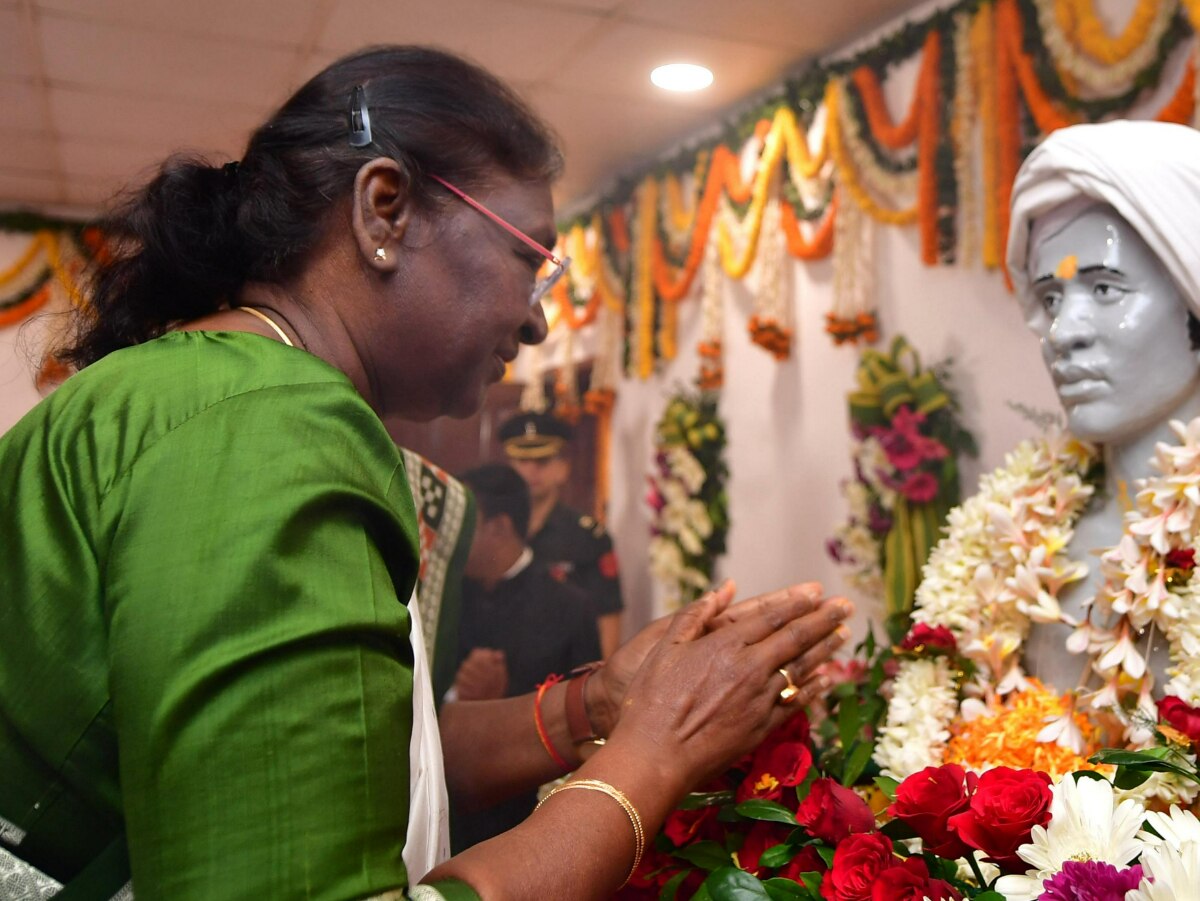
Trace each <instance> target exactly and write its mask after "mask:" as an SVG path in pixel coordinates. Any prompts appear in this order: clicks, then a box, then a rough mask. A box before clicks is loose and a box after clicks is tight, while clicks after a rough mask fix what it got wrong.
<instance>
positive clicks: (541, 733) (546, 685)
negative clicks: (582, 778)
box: [533, 675, 572, 773]
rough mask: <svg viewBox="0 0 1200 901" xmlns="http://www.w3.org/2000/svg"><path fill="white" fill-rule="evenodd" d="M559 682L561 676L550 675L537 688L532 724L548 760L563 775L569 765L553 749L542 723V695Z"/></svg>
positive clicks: (567, 770)
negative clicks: (559, 768)
mask: <svg viewBox="0 0 1200 901" xmlns="http://www.w3.org/2000/svg"><path fill="white" fill-rule="evenodd" d="M561 681H562V676H559V675H550V676H547V677H546V681H545V682H543V683H542V684H541V685H539V686H538V687H537V695H535V696H534V699H533V723H534V725H535V726H537V734H538V738H540V739H541V740H542V747H543V748H545V749H546V753H547V754H549V755H550V759H551V760H553V761H554V762H555V763H557V764H558V765H559V766H560V767H562V771H563V772H564V773H569V772H571V769H572V767H571V765H570V764H569V763H567V762H566V761H565V760H563V756H562V755H561V754H559V753H558V751H556V750H555V749H554V744H553V743H552V742H551V741H550V734H549V733H548V732H547V731H546V724H545V723H544V722H542V695H544V694H545V693H546V692H547V691H549V690H550V687H551V686H553V685H557V684H558V683H559V682H561Z"/></svg>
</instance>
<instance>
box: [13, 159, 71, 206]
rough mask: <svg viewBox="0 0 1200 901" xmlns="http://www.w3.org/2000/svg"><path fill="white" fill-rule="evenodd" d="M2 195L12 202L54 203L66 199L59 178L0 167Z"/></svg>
mask: <svg viewBox="0 0 1200 901" xmlns="http://www.w3.org/2000/svg"><path fill="white" fill-rule="evenodd" d="M0 197H3V198H4V199H5V200H7V201H8V202H9V203H10V204H11V203H29V204H43V203H44V204H54V203H62V202H64V201H65V200H66V198H65V197H64V196H63V194H62V192H61V191H60V188H59V183H58V179H57V178H54V177H51V176H47V175H33V174H30V173H27V172H11V171H9V170H7V169H4V168H3V167H0Z"/></svg>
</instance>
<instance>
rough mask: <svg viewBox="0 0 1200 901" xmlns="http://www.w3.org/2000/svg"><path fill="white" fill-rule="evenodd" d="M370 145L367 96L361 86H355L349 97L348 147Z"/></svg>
mask: <svg viewBox="0 0 1200 901" xmlns="http://www.w3.org/2000/svg"><path fill="white" fill-rule="evenodd" d="M370 143H371V114H370V113H369V112H368V111H367V94H366V91H364V90H363V86H362V85H355V87H354V91H353V92H352V93H351V95H350V146H351V147H366V146H367V145H369V144H370Z"/></svg>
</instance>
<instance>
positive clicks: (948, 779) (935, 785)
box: [888, 763, 979, 860]
mask: <svg viewBox="0 0 1200 901" xmlns="http://www.w3.org/2000/svg"><path fill="white" fill-rule="evenodd" d="M978 781H979V777H978V776H976V775H975V774H974V773H968V772H966V771H965V770H963V768H962V767H960V766H959V765H958V764H955V763H948V764H946V765H945V766H929V767H926V768H925V769H923V770H921V771H920V772H919V773H913V774H912V775H911V776H909V777H908V778H907V779H905V780H904V781H903V782H901V783H900V786H899V788H897V789H896V801H895V803H893V804H892V806H891V807H889V808H888V813H889V814H891V816H893V817H895V818H896V819H897V820H900V821H901V822H903V823H905V824H906V825H908V826H909V827H910V828H911V829H912V830H913V832H915V833H917V835H919V836H920V837H921V842H922V845H923V846H924V848H925V850H926V851H929V852H931V853H933V854H936V855H937V856H938V857H945V858H947V859H948V860H954V859H955V858H958V857H962V856H964V855H965V854H967V853H968V852H969V851H970V850H971V849H970V847H969V846H968V845H966V844H965V843H964V842H963V840H962V839H961V838H959V837H958V835H957V834H956V833H955V832H954V831H953V830H952V829H950V827H949V826H948V825H947V824H946V821H947V820H948V819H949V818H950V817H952V816H954V815H955V814H956V813H962V812H963V811H964V810H966V809H967V807H968V805H969V804H970V800H971V793H972V792H974V791H975V784H976V783H977V782H978Z"/></svg>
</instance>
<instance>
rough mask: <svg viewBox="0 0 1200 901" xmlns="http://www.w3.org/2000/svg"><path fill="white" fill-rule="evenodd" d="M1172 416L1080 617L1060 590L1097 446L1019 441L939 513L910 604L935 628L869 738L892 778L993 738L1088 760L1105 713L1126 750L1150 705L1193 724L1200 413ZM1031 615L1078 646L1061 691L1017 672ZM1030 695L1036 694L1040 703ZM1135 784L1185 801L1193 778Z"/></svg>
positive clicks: (990, 753)
mask: <svg viewBox="0 0 1200 901" xmlns="http://www.w3.org/2000/svg"><path fill="white" fill-rule="evenodd" d="M1172 429H1173V430H1174V432H1175V434H1176V435H1177V436H1178V438H1179V440H1180V442H1181V444H1180V445H1178V446H1172V445H1167V444H1160V445H1159V446H1158V448H1157V450H1156V453H1155V457H1154V460H1153V461H1152V462H1153V466H1154V469H1155V470H1156V474H1155V475H1152V476H1151V477H1149V478H1147V479H1144V480H1142V481H1141V482H1140V483H1139V490H1138V492H1137V495H1136V499H1135V505H1134V509H1133V510H1131V511H1130V512H1129V513H1128V514H1127V515H1126V522H1125V531H1124V535H1123V537H1122V538H1121V541H1120V543H1119V544H1118V545H1117V546H1116V547H1115V548H1112V549H1111V550H1109V551H1107V552H1105V553H1104V554H1103V555H1102V557H1101V576H1102V583H1101V585H1100V588H1099V590H1098V592H1097V593H1096V596H1095V598H1094V599H1092V601H1090V602H1089V603H1088V604H1087V605H1086V609H1087V615H1086V616H1085V617H1084V618H1083V619H1082V620H1075V619H1072V618H1071V617H1069V616H1067V615H1066V614H1064V613H1063V611H1062V610H1061V608H1060V605H1059V601H1058V597H1059V594H1060V592H1061V591H1062V590H1063V588H1064V587H1066V586H1067V585H1070V584H1072V583H1075V582H1078V581H1079V580H1081V579H1083V578H1084V577H1085V576H1086V574H1087V566H1086V564H1083V563H1077V562H1073V561H1071V560H1070V559H1069V558H1068V557H1067V554H1066V549H1067V547H1068V545H1069V544H1070V541H1071V538H1072V535H1073V529H1074V525H1075V522H1076V520H1077V519H1078V517H1079V516H1080V514H1081V513H1082V512H1083V510H1084V508H1085V506H1086V505H1087V503H1088V502H1089V500H1090V499H1091V497H1092V495H1093V493H1094V490H1095V488H1094V482H1095V475H1096V471H1097V457H1096V454H1095V451H1094V450H1093V449H1091V448H1090V447H1088V446H1086V445H1083V444H1081V443H1079V442H1077V441H1074V440H1072V439H1070V438H1069V436H1058V437H1054V438H1050V439H1044V440H1041V441H1037V442H1026V443H1025V444H1023V445H1021V446H1020V447H1019V448H1018V449H1017V450H1016V451H1014V452H1013V453H1012V454H1010V455H1009V457H1008V458H1007V460H1006V462H1005V465H1004V466H1003V467H1001V468H1000V469H998V470H996V471H995V472H993V473H992V474H991V475H989V476H986V477H985V478H984V479H982V480H981V485H980V492H979V493H978V494H977V495H976V496H975V497H973V498H971V499H970V500H968V501H967V502H966V503H965V504H963V505H962V506H961V507H959V508H957V509H955V510H954V511H952V512H951V514H950V518H949V528H948V533H947V536H946V538H944V539H943V540H942V541H941V542H940V543H939V545H938V546H937V548H935V550H934V552H933V554H931V556H930V560H929V563H928V564H927V566H926V568H925V580H924V581H923V582H922V584H921V587H920V589H919V590H918V593H917V609H916V610H915V611H914V613H913V618H914V620H915V621H916V622H917V624H918V625H917V627H916V629H918V630H921V632H922V634H925V635H929V634H932V633H937V634H938V635H939V636H940V638H939V640H938V641H937V642H932V643H931V642H928V641H926V642H924V643H923V646H922V648H921V650H920V651H919V652H917V653H914V654H912V655H910V656H909V657H908V659H904V660H902V662H901V663H900V666H899V668H898V671H897V675H896V680H895V684H894V687H893V696H892V701H891V704H890V706H889V709H888V713H887V717H886V721H885V723H884V725H883V727H882V729H881V730H880V738H879V742H878V745H877V747H876V750H875V760H876V762H877V763H878V764H879V766H880V767H881V769H882V770H883V771H884V772H885V773H887V774H889V775H891V776H894V777H898V778H902V777H904V776H907V775H910V774H911V773H914V772H916V771H918V770H920V769H921V768H923V767H925V766H936V765H938V764H941V763H943V762H953V763H960V764H962V765H963V766H965V767H967V768H968V769H972V770H985V769H987V768H988V767H990V766H993V765H995V763H996V761H997V759H998V754H999V753H1000V750H999V749H1000V747H1001V746H1003V753H1005V754H1009V755H1012V754H1014V753H1015V754H1017V755H1018V756H1022V755H1023V759H1024V760H1026V761H1027V762H1026V764H1025V765H1027V766H1028V765H1034V766H1036V767H1037V768H1039V769H1041V770H1043V771H1044V772H1047V773H1049V775H1050V776H1052V777H1055V778H1058V777H1061V776H1062V775H1063V773H1064V772H1071V771H1077V770H1080V769H1084V768H1086V767H1085V765H1084V764H1085V763H1086V758H1087V756H1088V755H1089V754H1091V753H1093V752H1094V751H1095V750H1096V749H1097V747H1098V746H1099V745H1100V744H1101V743H1102V742H1103V734H1104V727H1105V726H1110V725H1111V724H1112V723H1113V722H1115V723H1116V724H1117V725H1118V726H1119V727H1120V733H1119V734H1117V735H1113V736H1111V737H1112V738H1114V739H1117V740H1120V741H1123V742H1125V743H1126V744H1127V745H1129V746H1132V747H1135V748H1137V747H1143V746H1145V745H1146V744H1147V743H1148V742H1150V741H1151V739H1152V735H1153V733H1152V729H1151V728H1150V725H1151V724H1153V723H1154V722H1156V721H1157V720H1158V718H1159V717H1160V716H1166V715H1168V714H1170V715H1176V716H1179V717H1182V718H1183V719H1182V720H1181V722H1185V723H1186V722H1188V720H1187V718H1188V717H1193V716H1194V717H1196V718H1197V720H1198V721H1200V713H1198V712H1197V711H1196V705H1197V704H1200V657H1198V656H1197V652H1198V651H1200V603H1198V602H1200V576H1197V573H1196V565H1195V563H1196V559H1195V555H1196V547H1197V544H1200V490H1198V488H1197V485H1198V484H1200V420H1195V421H1193V422H1192V423H1191V424H1190V425H1187V426H1185V425H1183V424H1182V423H1172ZM1035 622H1040V623H1066V624H1068V625H1070V626H1072V627H1073V632H1072V633H1071V636H1070V637H1069V639H1068V640H1067V647H1066V650H1067V651H1068V652H1070V653H1073V654H1081V655H1082V654H1086V655H1087V656H1086V658H1085V660H1086V661H1087V663H1088V668H1087V671H1086V672H1085V676H1084V678H1083V679H1082V680H1081V682H1080V685H1079V686H1078V687H1076V688H1075V689H1074V690H1072V691H1070V692H1068V693H1067V694H1065V695H1062V696H1058V695H1056V694H1055V693H1054V692H1052V691H1051V690H1050V689H1049V688H1047V687H1043V686H1041V685H1040V684H1039V683H1038V682H1037V681H1036V680H1033V679H1029V678H1027V677H1026V676H1025V675H1024V673H1023V672H1022V670H1021V665H1020V658H1021V650H1022V646H1023V643H1024V641H1025V638H1026V636H1027V635H1028V632H1029V628H1030V626H1031V624H1033V623H1035ZM1155 629H1158V630H1161V631H1162V632H1163V634H1164V635H1165V636H1166V637H1167V639H1168V641H1169V643H1170V657H1171V666H1170V668H1169V669H1168V675H1169V676H1170V677H1171V678H1170V682H1169V683H1168V684H1167V686H1166V693H1167V696H1166V698H1164V700H1163V701H1161V702H1159V704H1158V706H1157V708H1156V705H1155V703H1154V701H1153V700H1152V699H1151V696H1150V690H1151V688H1152V686H1153V675H1152V674H1151V672H1150V671H1149V669H1148V667H1147V663H1146V658H1145V656H1144V654H1143V653H1142V651H1141V650H1139V648H1138V646H1137V640H1138V636H1139V635H1141V634H1142V633H1143V631H1148V632H1150V633H1153V632H1154V630H1155ZM931 688H932V689H934V693H936V695H937V697H938V698H940V702H939V703H937V704H932V703H930V702H929V697H930V696H931ZM1030 705H1035V706H1036V705H1040V707H1039V713H1038V715H1037V716H1029V715H1028V713H1029V710H1030V709H1031V708H1030ZM1009 760H1011V761H1012V762H1013V763H1016V762H1018V760H1017V759H1014V758H1012V757H1011V756H1010V757H1009ZM1139 792H1140V794H1141V796H1143V797H1157V798H1159V799H1161V800H1165V801H1170V802H1176V801H1186V802H1190V801H1191V800H1192V799H1193V798H1194V797H1195V795H1196V786H1195V785H1193V784H1191V783H1190V782H1187V781H1180V780H1179V779H1177V778H1174V777H1171V776H1170V775H1167V776H1161V777H1156V778H1154V779H1152V780H1149V781H1148V782H1146V783H1145V784H1144V785H1142V786H1140V787H1139Z"/></svg>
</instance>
